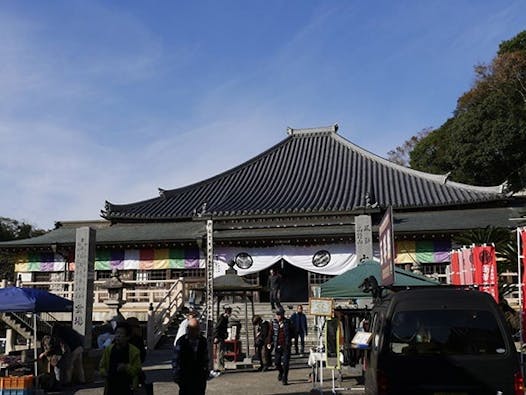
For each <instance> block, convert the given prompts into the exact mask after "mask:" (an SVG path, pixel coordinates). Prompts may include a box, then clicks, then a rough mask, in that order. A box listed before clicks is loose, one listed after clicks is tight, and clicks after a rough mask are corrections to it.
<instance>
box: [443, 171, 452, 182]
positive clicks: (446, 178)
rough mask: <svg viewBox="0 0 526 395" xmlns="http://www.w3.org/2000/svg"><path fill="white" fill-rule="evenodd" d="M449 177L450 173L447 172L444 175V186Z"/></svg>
mask: <svg viewBox="0 0 526 395" xmlns="http://www.w3.org/2000/svg"><path fill="white" fill-rule="evenodd" d="M450 176H451V172H450V171H448V172H447V173H446V174H444V185H446V183H447V182H448V180H449V177H450Z"/></svg>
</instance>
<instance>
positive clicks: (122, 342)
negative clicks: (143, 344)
mask: <svg viewBox="0 0 526 395" xmlns="http://www.w3.org/2000/svg"><path fill="white" fill-rule="evenodd" d="M130 335H131V329H130V327H129V326H128V325H127V324H126V323H125V322H120V323H119V324H117V326H116V327H115V338H114V342H113V344H111V345H110V346H109V347H106V348H105V349H104V352H103V354H102V358H101V360H100V364H99V371H100V375H101V376H102V377H104V379H105V385H104V395H114V394H119V395H133V393H134V391H135V390H136V389H137V388H138V385H139V379H140V373H141V353H140V351H139V349H138V348H137V347H135V346H134V345H132V344H130V342H129V340H130Z"/></svg>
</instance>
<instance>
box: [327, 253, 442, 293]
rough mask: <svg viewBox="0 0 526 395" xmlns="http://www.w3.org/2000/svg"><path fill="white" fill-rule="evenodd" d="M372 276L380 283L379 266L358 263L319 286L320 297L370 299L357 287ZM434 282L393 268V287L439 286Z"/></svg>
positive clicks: (370, 263) (369, 263)
mask: <svg viewBox="0 0 526 395" xmlns="http://www.w3.org/2000/svg"><path fill="white" fill-rule="evenodd" d="M369 276H374V277H376V279H377V280H378V283H380V264H379V263H378V262H374V261H367V262H363V263H360V264H359V265H358V266H356V267H355V268H354V269H351V270H349V271H347V272H345V273H343V274H340V275H339V276H337V277H334V278H332V279H330V280H329V281H327V282H325V283H323V284H322V285H321V296H322V297H324V298H334V299H349V298H358V297H371V294H370V293H365V292H363V291H362V290H361V289H360V288H359V286H360V285H361V284H362V282H363V280H364V279H365V278H367V277H369ZM439 284H440V283H438V282H437V281H435V280H432V279H430V278H428V277H424V276H420V275H418V274H414V273H412V272H409V271H407V270H403V269H400V268H398V267H396V268H395V283H394V285H395V286H399V287H407V286H430V285H439Z"/></svg>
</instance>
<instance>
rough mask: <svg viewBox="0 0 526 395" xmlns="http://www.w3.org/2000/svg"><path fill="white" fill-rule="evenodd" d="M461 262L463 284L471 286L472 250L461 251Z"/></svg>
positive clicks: (464, 249)
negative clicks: (462, 265) (462, 264)
mask: <svg viewBox="0 0 526 395" xmlns="http://www.w3.org/2000/svg"><path fill="white" fill-rule="evenodd" d="M462 260H463V261H464V284H465V285H472V284H473V249H471V248H463V249H462Z"/></svg>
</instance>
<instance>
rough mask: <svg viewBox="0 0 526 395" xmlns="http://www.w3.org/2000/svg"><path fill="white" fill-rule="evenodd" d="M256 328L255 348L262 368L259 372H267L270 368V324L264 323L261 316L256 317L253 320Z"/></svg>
mask: <svg viewBox="0 0 526 395" xmlns="http://www.w3.org/2000/svg"><path fill="white" fill-rule="evenodd" d="M252 324H253V325H254V328H256V338H255V341H254V348H255V349H256V356H257V357H258V358H259V362H260V363H261V366H260V367H259V369H258V372H266V371H267V370H268V368H269V367H270V360H271V355H270V350H269V349H268V348H267V345H268V344H269V343H270V342H269V334H270V323H269V322H268V321H264V320H263V319H262V318H261V317H260V316H259V315H256V316H254V318H253V320H252Z"/></svg>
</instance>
